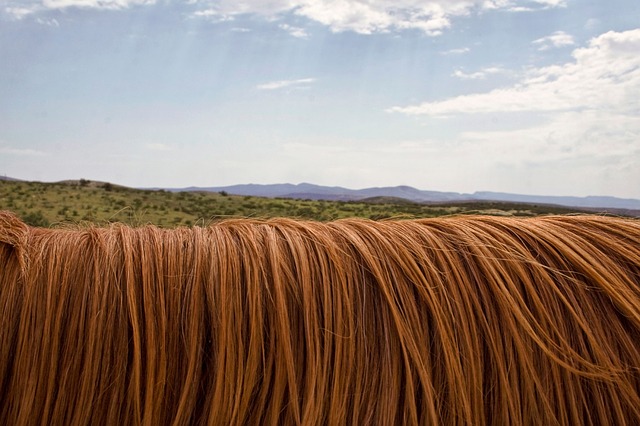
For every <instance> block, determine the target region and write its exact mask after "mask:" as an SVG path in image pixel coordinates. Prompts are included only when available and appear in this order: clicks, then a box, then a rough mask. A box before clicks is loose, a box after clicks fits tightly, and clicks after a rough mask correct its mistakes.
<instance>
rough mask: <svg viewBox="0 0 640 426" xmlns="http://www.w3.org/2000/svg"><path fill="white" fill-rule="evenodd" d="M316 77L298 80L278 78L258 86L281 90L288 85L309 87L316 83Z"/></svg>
mask: <svg viewBox="0 0 640 426" xmlns="http://www.w3.org/2000/svg"><path fill="white" fill-rule="evenodd" d="M315 81H316V79H315V78H301V79H298V80H278V81H270V82H268V83H263V84H259V85H257V86H256V89H258V90H279V89H284V88H287V87H308V85H310V84H312V83H314V82H315Z"/></svg>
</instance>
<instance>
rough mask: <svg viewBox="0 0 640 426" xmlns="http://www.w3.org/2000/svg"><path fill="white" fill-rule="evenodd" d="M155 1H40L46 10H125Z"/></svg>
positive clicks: (154, 1)
mask: <svg viewBox="0 0 640 426" xmlns="http://www.w3.org/2000/svg"><path fill="white" fill-rule="evenodd" d="M155 3H156V0H42V5H43V6H44V7H45V8H47V9H66V8H70V7H79V8H93V9H109V10H114V9H126V8H129V7H131V6H142V5H152V4H155Z"/></svg>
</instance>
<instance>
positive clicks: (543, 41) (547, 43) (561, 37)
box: [532, 31, 576, 50]
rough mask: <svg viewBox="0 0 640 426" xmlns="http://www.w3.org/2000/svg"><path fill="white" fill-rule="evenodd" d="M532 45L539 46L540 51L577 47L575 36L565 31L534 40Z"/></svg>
mask: <svg viewBox="0 0 640 426" xmlns="http://www.w3.org/2000/svg"><path fill="white" fill-rule="evenodd" d="M532 44H535V45H537V46H538V50H549V49H551V48H552V47H567V46H573V45H575V44H576V43H575V41H574V39H573V36H572V35H570V34H567V33H565V32H564V31H556V32H555V33H553V34H551V35H549V36H546V37H542V38H539V39H537V40H534V41H533V42H532Z"/></svg>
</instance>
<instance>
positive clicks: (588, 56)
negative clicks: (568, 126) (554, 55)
mask: <svg viewBox="0 0 640 426" xmlns="http://www.w3.org/2000/svg"><path fill="white" fill-rule="evenodd" d="M639 51H640V29H638V30H632V31H627V32H623V33H617V32H609V33H606V34H603V35H601V36H599V37H597V38H595V39H593V40H591V42H590V43H589V45H588V46H587V47H584V48H580V49H576V50H574V51H573V58H574V60H573V61H571V62H569V63H566V64H564V65H557V66H550V67H544V68H538V69H532V70H530V71H529V72H527V74H526V77H525V78H524V79H523V80H522V81H520V82H519V83H518V84H516V85H514V86H512V87H508V88H503V89H497V90H493V91H491V92H487V93H479V94H471V95H463V96H458V97H454V98H450V99H446V100H443V101H436V102H425V103H422V104H419V105H411V106H406V107H393V108H390V109H389V111H392V112H401V113H404V114H410V115H430V116H445V115H452V114H474V113H492V112H514V111H542V112H552V111H569V110H580V109H582V110H590V109H601V110H611V111H623V112H625V113H629V114H631V113H638V112H640V55H638V54H637V52H639Z"/></svg>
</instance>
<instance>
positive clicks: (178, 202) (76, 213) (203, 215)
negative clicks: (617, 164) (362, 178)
mask: <svg viewBox="0 0 640 426" xmlns="http://www.w3.org/2000/svg"><path fill="white" fill-rule="evenodd" d="M0 210H10V211H13V212H14V213H16V214H17V215H18V216H20V217H21V218H22V219H23V220H24V221H25V222H27V223H29V224H30V225H33V226H50V225H55V224H60V223H79V222H92V223H99V224H104V223H109V222H123V223H127V224H129V225H136V226H137V225H144V224H148V223H153V224H155V225H158V226H162V227H177V226H194V225H199V226H204V225H207V224H209V223H211V222H212V221H218V220H221V219H226V218H238V217H253V218H269V217H294V218H299V219H314V220H320V221H328V220H334V219H341V218H346V217H362V218H370V219H376V220H378V219H388V218H422V217H434V216H443V215H451V214H468V213H479V214H494V215H517V216H535V215H540V214H550V213H555V214H562V213H571V212H575V211H576V210H571V209H565V208H561V207H549V206H534V205H528V204H514V203H490V202H481V203H456V204H447V205H445V204H442V205H431V204H429V205H427V204H418V203H412V202H408V201H406V200H401V199H396V198H385V197H377V198H374V199H369V200H363V201H359V202H351V201H350V202H344V201H311V200H292V199H285V198H260V197H249V196H238V195H231V194H227V193H226V192H224V191H222V192H220V193H213V192H169V191H165V190H139V189H132V188H126V187H122V186H118V185H114V184H111V183H103V182H93V181H88V180H85V179H81V180H79V181H65V182H60V183H41V182H15V181H0Z"/></svg>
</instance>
